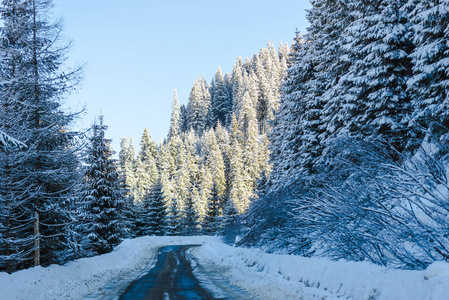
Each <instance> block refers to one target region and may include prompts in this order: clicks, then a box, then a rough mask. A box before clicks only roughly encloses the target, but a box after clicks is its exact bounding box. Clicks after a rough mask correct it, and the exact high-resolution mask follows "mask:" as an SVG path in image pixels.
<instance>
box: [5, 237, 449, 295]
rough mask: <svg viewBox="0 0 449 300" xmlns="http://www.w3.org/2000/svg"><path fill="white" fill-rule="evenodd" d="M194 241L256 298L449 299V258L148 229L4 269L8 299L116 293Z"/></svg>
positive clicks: (203, 257)
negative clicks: (75, 254)
mask: <svg viewBox="0 0 449 300" xmlns="http://www.w3.org/2000/svg"><path fill="white" fill-rule="evenodd" d="M186 244H202V247H196V248H192V249H191V250H190V255H193V256H195V257H196V259H197V261H198V262H200V263H201V264H202V266H203V267H207V268H211V269H212V270H211V271H212V272H213V273H215V274H218V275H219V276H221V277H223V279H225V280H226V282H229V283H230V284H231V285H234V286H236V287H238V288H240V289H241V290H243V291H245V292H247V293H248V294H249V295H251V296H252V297H253V299H263V300H268V299H337V298H338V299H429V300H440V299H441V300H443V299H444V300H446V299H449V264H448V263H445V262H436V263H434V264H432V265H431V266H429V268H428V269H427V270H424V271H404V270H393V269H387V268H383V267H380V266H376V265H372V264H370V263H365V262H347V261H343V260H342V261H338V262H333V261H330V260H326V259H317V258H303V257H298V256H289V255H276V254H267V253H263V252H261V251H259V250H256V249H243V248H235V247H231V246H228V245H226V244H224V243H222V242H221V241H220V239H219V238H217V237H141V238H136V239H132V240H125V241H124V242H123V243H121V244H120V245H119V246H117V247H116V249H115V250H114V251H113V252H111V253H108V254H104V255H100V256H96V257H91V258H82V259H79V260H76V261H73V262H70V263H68V264H66V265H64V266H57V265H52V266H49V267H47V268H42V267H35V268H30V269H27V270H22V271H18V272H15V273H13V274H11V275H9V274H6V273H4V272H2V273H0V291H1V298H2V299H85V298H96V299H114V298H117V296H118V295H119V293H120V292H121V291H123V290H124V288H126V286H127V285H128V284H129V283H130V282H131V281H132V280H134V279H135V278H136V277H139V276H141V275H142V274H144V273H145V272H146V271H147V270H148V269H149V268H151V267H152V265H153V264H154V262H155V257H156V250H157V249H158V248H159V247H161V246H165V245H186Z"/></svg>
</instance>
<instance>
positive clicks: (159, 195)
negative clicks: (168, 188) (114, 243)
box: [141, 179, 167, 236]
mask: <svg viewBox="0 0 449 300" xmlns="http://www.w3.org/2000/svg"><path fill="white" fill-rule="evenodd" d="M141 213H142V214H143V217H142V219H143V225H142V226H143V228H141V230H142V232H143V235H157V236H162V235H165V233H166V229H167V207H166V204H165V196H164V191H163V186H162V181H161V180H160V179H159V180H158V181H157V182H156V183H155V184H154V185H153V186H152V187H151V189H150V190H149V191H148V193H147V195H146V196H145V199H144V204H143V207H142V211H141Z"/></svg>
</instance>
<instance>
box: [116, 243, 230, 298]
mask: <svg viewBox="0 0 449 300" xmlns="http://www.w3.org/2000/svg"><path fill="white" fill-rule="evenodd" d="M197 246H199V245H182V246H167V247H163V248H160V249H159V252H158V257H157V262H156V266H155V267H154V268H153V269H151V270H150V271H149V272H148V273H147V274H146V275H144V276H142V277H141V278H139V279H137V280H136V281H134V282H132V283H131V285H130V286H129V287H128V288H127V289H126V291H125V292H124V293H123V294H122V295H121V296H120V299H122V300H128V299H133V300H138V299H149V300H151V299H157V300H184V299H186V300H187V299H188V300H190V299H218V298H214V297H213V296H212V294H211V293H210V292H209V291H207V290H205V289H203V288H202V287H201V286H200V283H199V281H198V280H197V279H196V278H195V276H194V275H193V272H192V267H191V265H190V262H189V261H188V260H187V258H186V253H185V252H186V250H187V249H188V248H191V247H197ZM220 299H223V298H220Z"/></svg>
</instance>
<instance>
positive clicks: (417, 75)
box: [406, 0, 449, 151]
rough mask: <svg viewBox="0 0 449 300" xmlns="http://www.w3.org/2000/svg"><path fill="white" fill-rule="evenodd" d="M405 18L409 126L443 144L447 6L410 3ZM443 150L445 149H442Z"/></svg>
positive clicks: (448, 119) (448, 61) (447, 122)
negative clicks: (409, 42) (409, 46)
mask: <svg viewBox="0 0 449 300" xmlns="http://www.w3.org/2000/svg"><path fill="white" fill-rule="evenodd" d="M410 4H411V5H410V6H408V7H406V8H407V11H409V18H410V19H411V22H412V25H413V32H414V38H413V43H414V45H415V50H414V51H413V53H412V54H411V57H412V60H413V76H412V77H411V78H410V79H409V81H408V83H407V84H408V87H409V91H410V93H411V94H412V96H413V106H414V111H413V117H412V120H411V125H412V127H413V128H416V130H424V131H426V130H427V128H429V129H430V130H429V133H430V134H431V135H432V138H431V139H432V140H434V141H437V140H439V139H441V140H442V141H447V140H448V138H449V136H448V132H449V116H448V111H449V107H448V105H449V93H448V84H447V82H448V74H449V71H448V70H449V42H448V41H449V21H448V20H449V3H448V2H447V1H437V0H431V1H410ZM446 151H447V150H446Z"/></svg>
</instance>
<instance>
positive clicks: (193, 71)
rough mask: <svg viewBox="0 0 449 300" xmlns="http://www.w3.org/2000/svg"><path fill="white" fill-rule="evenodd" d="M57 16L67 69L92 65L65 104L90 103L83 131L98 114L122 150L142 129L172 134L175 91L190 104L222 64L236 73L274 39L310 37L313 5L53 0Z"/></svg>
mask: <svg viewBox="0 0 449 300" xmlns="http://www.w3.org/2000/svg"><path fill="white" fill-rule="evenodd" d="M54 4H55V8H54V10H53V12H54V14H55V16H60V17H62V18H63V19H64V23H65V31H64V34H65V36H67V37H68V38H70V39H71V40H73V42H74V46H73V47H72V49H71V51H70V53H69V62H68V63H69V64H76V63H83V62H86V63H87V66H86V68H85V72H84V73H85V75H84V80H83V83H82V86H81V87H80V88H79V91H78V92H77V93H76V94H72V95H70V96H68V98H67V105H68V106H70V107H72V108H73V107H77V106H82V105H83V104H86V106H87V114H86V115H85V116H83V118H82V120H81V121H79V122H78V126H81V127H88V126H89V125H90V124H91V123H92V120H93V118H94V116H96V115H98V114H99V113H100V111H101V112H102V113H103V115H104V116H105V123H106V124H107V125H109V130H108V132H107V136H108V137H109V138H112V139H113V148H114V150H115V151H117V152H118V151H119V150H120V149H119V143H120V138H121V137H132V138H133V140H134V144H135V145H136V146H137V145H138V143H139V141H140V138H141V136H142V133H143V130H144V128H148V130H149V132H150V134H151V136H152V138H153V140H155V141H156V142H157V143H159V142H160V141H161V140H162V139H163V138H164V137H165V136H166V134H167V132H168V127H169V121H170V113H171V104H172V100H173V92H174V89H175V88H176V89H177V90H178V95H179V101H180V103H181V104H186V103H187V100H188V97H189V93H190V88H191V86H192V84H193V82H194V80H195V78H196V76H205V77H206V79H207V80H208V81H210V80H211V79H212V77H213V76H214V74H215V72H216V70H217V68H218V66H219V65H220V66H221V67H222V69H223V71H224V72H231V70H232V65H233V61H234V60H235V59H236V58H237V57H238V56H242V57H243V58H245V57H247V56H252V54H253V53H256V52H257V51H258V50H259V49H260V48H261V47H264V46H266V44H267V41H268V40H271V41H272V42H273V43H274V45H275V46H276V47H277V46H278V45H279V42H280V41H281V40H282V41H283V42H288V43H289V44H290V43H291V41H292V39H293V37H294V33H295V30H296V28H298V29H299V30H300V32H301V33H305V28H306V27H307V23H306V20H305V9H306V8H308V7H309V6H310V5H309V3H308V0H277V1H272V0H262V1H260V0H259V1H255V0H225V1H222V0H219V1H217V0H208V1H206V0H193V1H191V0H126V1H124V0H55V1H54Z"/></svg>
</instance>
